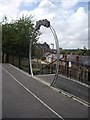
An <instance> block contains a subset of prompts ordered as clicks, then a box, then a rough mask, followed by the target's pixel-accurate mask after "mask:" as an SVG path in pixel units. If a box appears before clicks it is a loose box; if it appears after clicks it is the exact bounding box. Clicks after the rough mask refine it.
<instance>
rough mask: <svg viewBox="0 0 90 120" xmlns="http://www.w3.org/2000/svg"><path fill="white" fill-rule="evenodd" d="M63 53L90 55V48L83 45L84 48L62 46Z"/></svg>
mask: <svg viewBox="0 0 90 120" xmlns="http://www.w3.org/2000/svg"><path fill="white" fill-rule="evenodd" d="M60 53H61V54H75V55H84V56H90V49H86V48H85V47H83V49H79V48H78V49H63V48H60Z"/></svg>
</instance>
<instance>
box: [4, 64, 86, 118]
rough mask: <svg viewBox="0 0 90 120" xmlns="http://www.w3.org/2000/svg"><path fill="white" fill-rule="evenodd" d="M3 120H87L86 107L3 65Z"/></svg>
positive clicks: (21, 72) (13, 68) (15, 69)
mask: <svg viewBox="0 0 90 120" xmlns="http://www.w3.org/2000/svg"><path fill="white" fill-rule="evenodd" d="M2 117H3V118H60V119H65V118H88V107H87V106H85V105H83V104H80V103H79V102H77V101H75V100H73V99H71V98H69V97H67V96H65V95H63V94H61V93H59V92H58V91H57V90H55V89H53V88H51V87H49V85H47V84H44V83H42V82H40V81H39V80H37V79H36V78H32V77H31V76H29V75H28V74H27V73H24V72H23V71H21V70H19V69H17V68H15V67H13V66H12V65H10V64H3V65H2Z"/></svg>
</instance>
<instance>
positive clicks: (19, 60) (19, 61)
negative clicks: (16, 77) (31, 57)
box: [18, 56, 21, 69]
mask: <svg viewBox="0 0 90 120" xmlns="http://www.w3.org/2000/svg"><path fill="white" fill-rule="evenodd" d="M18 63H19V65H18V67H19V69H20V68H21V57H20V56H19V59H18Z"/></svg>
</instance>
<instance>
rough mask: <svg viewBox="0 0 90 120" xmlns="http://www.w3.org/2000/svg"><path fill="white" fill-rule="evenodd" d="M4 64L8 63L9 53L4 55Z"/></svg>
mask: <svg viewBox="0 0 90 120" xmlns="http://www.w3.org/2000/svg"><path fill="white" fill-rule="evenodd" d="M5 62H6V63H9V53H6V60H5Z"/></svg>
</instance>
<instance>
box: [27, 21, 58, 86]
mask: <svg viewBox="0 0 90 120" xmlns="http://www.w3.org/2000/svg"><path fill="white" fill-rule="evenodd" d="M41 25H42V26H44V27H46V28H50V30H51V32H52V34H53V36H54V39H55V43H56V48H57V64H56V72H55V76H54V79H53V81H52V83H51V86H53V85H54V84H55V82H56V80H57V77H58V70H59V57H60V51H59V42H58V38H57V35H56V32H55V30H54V28H53V27H52V26H51V25H50V22H49V21H48V20H47V19H44V20H39V21H37V22H36V28H35V30H39V29H40V27H41ZM32 38H34V34H33V36H32ZM31 45H32V40H31V41H30V48H29V62H30V71H31V76H33V71H32V63H31Z"/></svg>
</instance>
